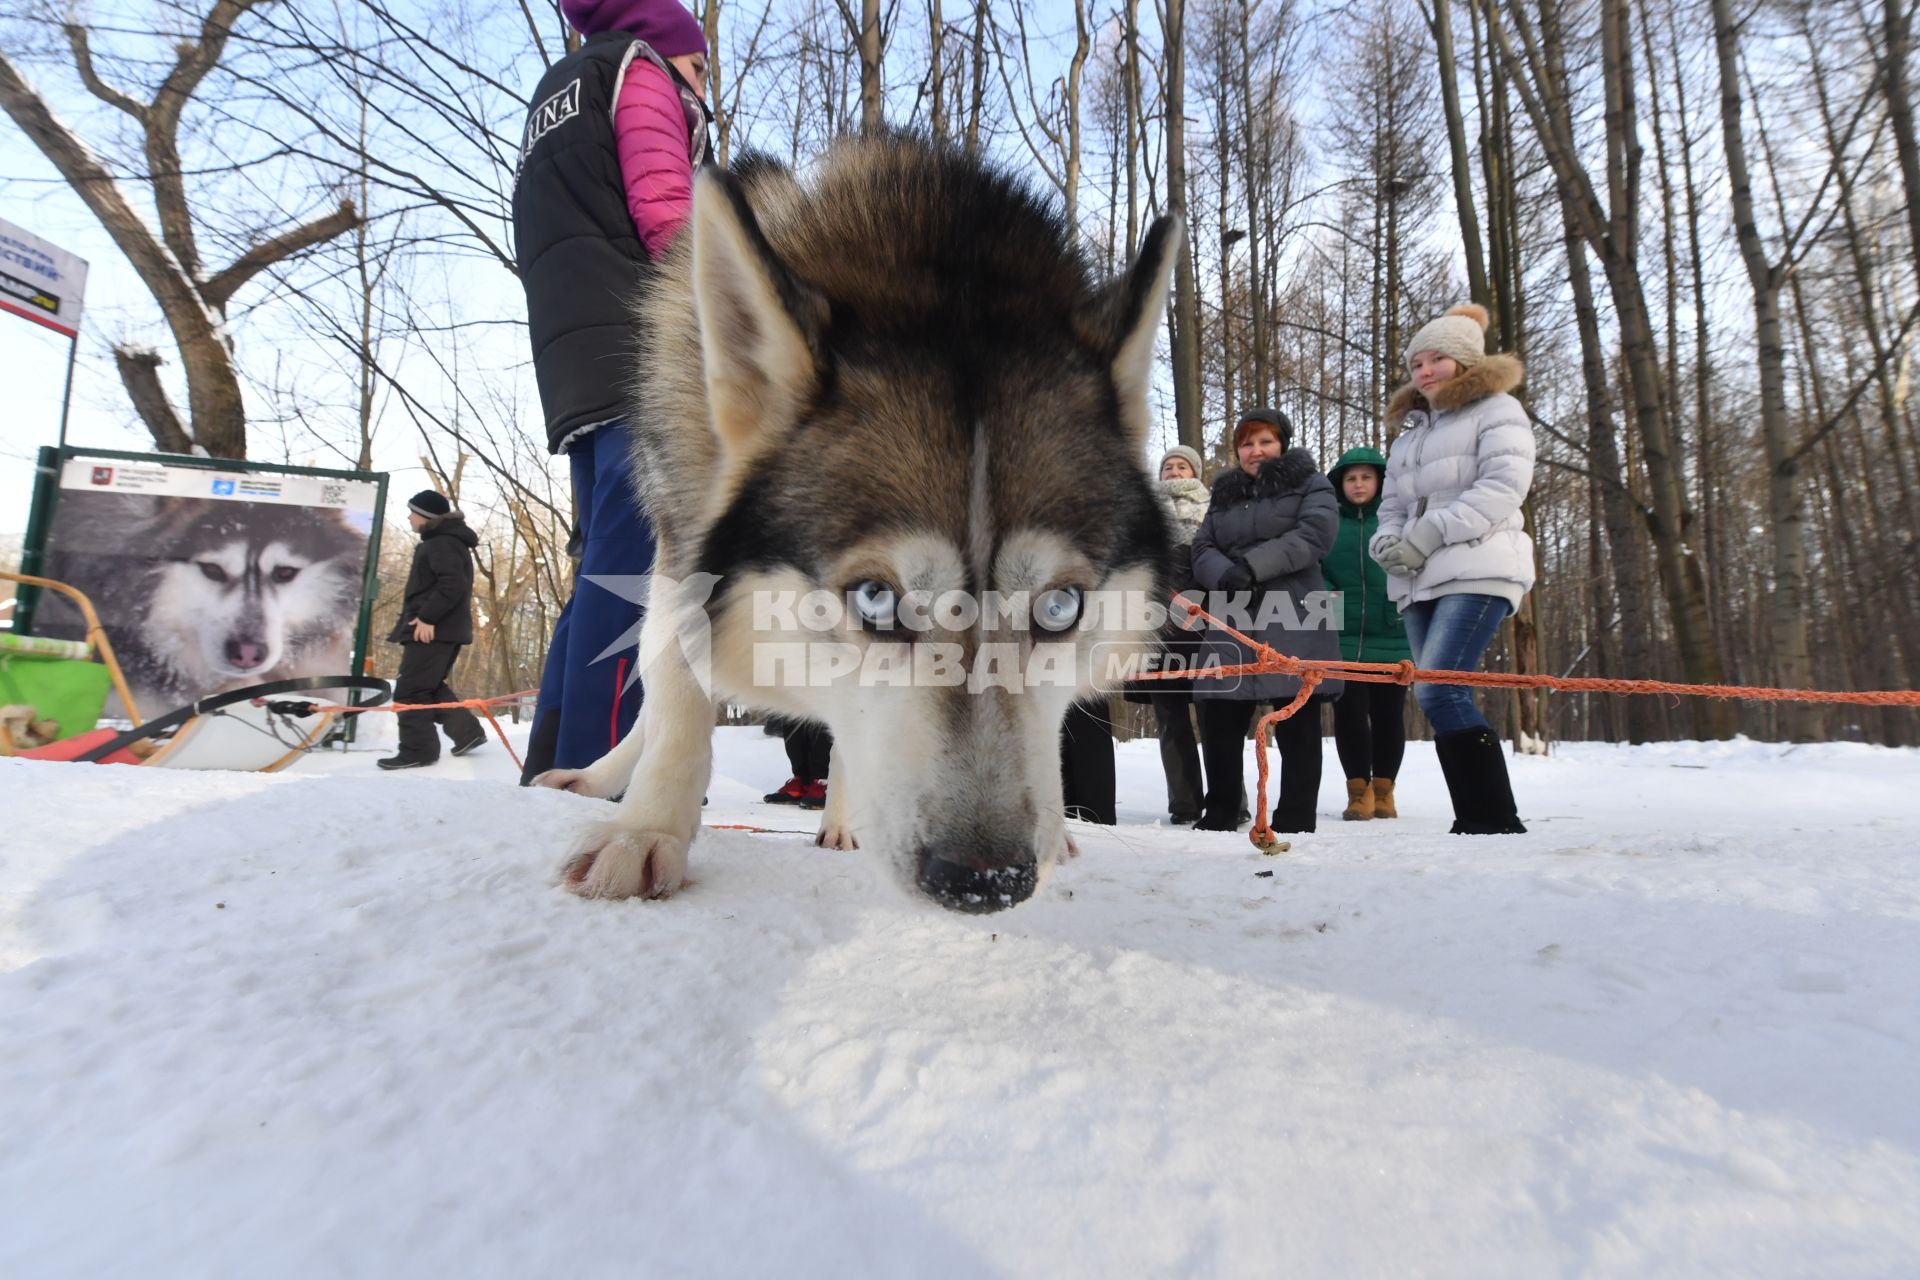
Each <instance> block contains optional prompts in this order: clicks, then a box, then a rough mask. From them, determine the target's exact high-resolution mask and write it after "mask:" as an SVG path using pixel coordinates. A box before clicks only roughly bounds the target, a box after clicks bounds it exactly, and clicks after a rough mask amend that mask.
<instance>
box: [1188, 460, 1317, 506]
mask: <svg viewBox="0 0 1920 1280" xmlns="http://www.w3.org/2000/svg"><path fill="white" fill-rule="evenodd" d="M1319 474H1320V460H1319V459H1318V458H1316V457H1314V456H1313V451H1312V450H1311V449H1289V450H1287V451H1286V452H1285V453H1283V454H1281V455H1280V456H1279V457H1277V458H1269V459H1268V460H1267V461H1265V462H1263V463H1261V464H1260V473H1259V474H1258V475H1251V476H1250V475H1248V474H1247V473H1246V472H1244V471H1242V470H1241V469H1240V468H1239V467H1228V468H1227V469H1226V470H1225V471H1222V472H1221V473H1220V474H1219V475H1217V476H1215V477H1214V478H1213V500H1214V501H1215V502H1246V501H1248V500H1249V499H1252V498H1277V497H1279V496H1280V495H1281V494H1283V493H1297V492H1299V491H1300V490H1301V489H1304V488H1305V487H1306V484H1307V481H1308V480H1310V479H1312V478H1313V477H1314V476H1316V475H1319Z"/></svg>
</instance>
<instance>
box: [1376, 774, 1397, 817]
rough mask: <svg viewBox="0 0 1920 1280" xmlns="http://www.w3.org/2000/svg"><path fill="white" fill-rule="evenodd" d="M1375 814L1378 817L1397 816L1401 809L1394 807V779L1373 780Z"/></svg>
mask: <svg viewBox="0 0 1920 1280" xmlns="http://www.w3.org/2000/svg"><path fill="white" fill-rule="evenodd" d="M1373 816H1374V817H1376V818H1397V817H1399V816H1400V811H1399V810H1398V809H1396V808H1394V807H1393V779H1392V778H1375V779H1374V780H1373Z"/></svg>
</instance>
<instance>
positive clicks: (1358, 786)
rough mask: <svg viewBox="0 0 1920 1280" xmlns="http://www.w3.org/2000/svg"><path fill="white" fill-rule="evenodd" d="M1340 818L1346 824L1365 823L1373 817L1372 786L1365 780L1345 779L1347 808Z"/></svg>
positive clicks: (1342, 811) (1341, 812)
mask: <svg viewBox="0 0 1920 1280" xmlns="http://www.w3.org/2000/svg"><path fill="white" fill-rule="evenodd" d="M1340 816H1341V817H1343V818H1345V819H1346V820H1347V821H1348V822H1365V821H1366V820H1367V819H1369V818H1371V817H1372V816H1373V784H1372V783H1371V782H1369V781H1367V780H1366V779H1365V778H1348V779H1347V807H1346V808H1345V809H1343V810H1341V811H1340Z"/></svg>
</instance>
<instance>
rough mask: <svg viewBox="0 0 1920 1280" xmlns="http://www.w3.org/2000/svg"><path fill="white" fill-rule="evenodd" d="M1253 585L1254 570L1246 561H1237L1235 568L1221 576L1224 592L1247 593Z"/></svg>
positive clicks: (1221, 586) (1234, 564)
mask: <svg viewBox="0 0 1920 1280" xmlns="http://www.w3.org/2000/svg"><path fill="white" fill-rule="evenodd" d="M1252 585H1253V569H1252V568H1251V567H1250V566H1249V565H1248V564H1247V562H1246V561H1245V560H1235V561H1234V562H1233V568H1231V569H1229V570H1227V571H1226V572H1225V573H1223V574H1221V575H1220V588H1221V590H1223V591H1245V590H1246V589H1247V588H1248V587H1250V586H1252Z"/></svg>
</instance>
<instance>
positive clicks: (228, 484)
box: [213, 480, 233, 497]
mask: <svg viewBox="0 0 1920 1280" xmlns="http://www.w3.org/2000/svg"><path fill="white" fill-rule="evenodd" d="M213 492H214V496H216V497H232V496H233V481H231V480H215V481H214V482H213Z"/></svg>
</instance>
